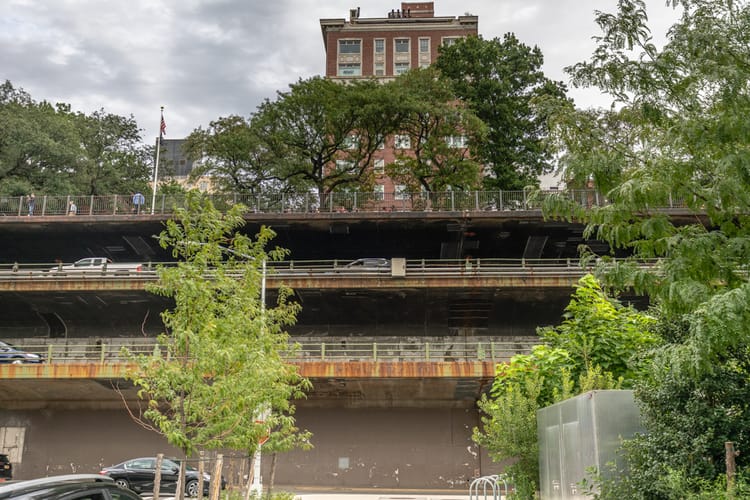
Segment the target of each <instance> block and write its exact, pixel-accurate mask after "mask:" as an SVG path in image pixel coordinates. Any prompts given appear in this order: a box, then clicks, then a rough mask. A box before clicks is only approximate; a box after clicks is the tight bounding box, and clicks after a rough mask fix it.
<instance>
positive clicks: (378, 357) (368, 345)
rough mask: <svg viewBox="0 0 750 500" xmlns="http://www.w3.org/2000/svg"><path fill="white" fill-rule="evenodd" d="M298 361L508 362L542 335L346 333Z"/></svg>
mask: <svg viewBox="0 0 750 500" xmlns="http://www.w3.org/2000/svg"><path fill="white" fill-rule="evenodd" d="M8 341H9V343H10V344H11V345H14V347H15V348H16V349H18V350H20V351H24V352H28V353H34V354H39V355H41V356H42V357H43V358H44V360H45V362H48V363H80V362H90V363H100V364H104V363H113V362H114V363H117V362H125V361H127V359H128V356H127V354H126V353H127V352H130V353H134V354H152V353H154V352H157V351H160V349H161V348H160V346H159V345H158V343H156V341H155V340H154V339H142V338H111V339H99V340H97V341H95V342H92V341H91V340H89V339H81V340H80V341H77V340H72V339H68V340H54V339H15V340H14V339H9V340H8ZM291 342H293V343H295V344H296V345H297V346H298V348H299V349H298V350H297V352H296V353H295V354H294V355H293V356H290V357H289V360H290V361H294V362H314V361H334V362H336V361H339V362H346V361H444V362H452V361H495V362H505V361H508V360H510V358H511V357H512V356H513V355H515V354H526V353H529V352H530V351H531V349H532V347H533V346H534V345H537V344H538V343H539V338H538V337H509V338H507V340H506V339H505V338H502V337H430V338H425V339H418V338H415V337H409V338H408V339H404V340H399V339H397V338H394V337H387V338H384V339H383V340H372V339H369V340H363V339H362V340H361V339H352V338H346V337H340V338H339V337H336V338H329V339H326V340H310V339H305V340H297V339H294V338H292V339H291Z"/></svg>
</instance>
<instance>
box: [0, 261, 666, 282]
mask: <svg viewBox="0 0 750 500" xmlns="http://www.w3.org/2000/svg"><path fill="white" fill-rule="evenodd" d="M617 261H618V260H612V261H611V262H617ZM348 263H349V261H342V260H304V261H295V260H289V261H281V262H269V263H268V276H269V278H271V279H273V278H274V277H279V278H284V277H289V276H293V277H314V278H326V279H335V278H337V277H351V276H364V277H367V276H370V277H391V276H396V277H420V276H424V277H429V276H467V275H475V276H491V275H513V274H523V275H528V274H545V273H551V274H556V275H559V274H567V275H581V274H582V273H583V272H584V271H590V270H592V268H591V267H588V268H587V269H583V268H582V267H581V264H580V262H579V260H578V259H493V258H487V259H482V258H478V259H463V260H458V259H406V260H405V261H404V269H403V276H402V275H401V274H400V273H399V272H398V271H397V270H396V269H395V266H385V267H372V268H349V267H346V264H348ZM642 264H643V265H652V264H653V263H650V262H644V263H642ZM175 265H177V263H176V262H148V263H145V264H144V265H143V266H142V268H141V269H140V270H138V271H136V270H128V269H106V268H105V269H104V270H99V269H96V270H92V269H87V270H83V271H59V269H60V266H61V264H59V263H58V264H55V263H46V264H28V263H24V264H18V263H15V264H0V280H70V279H76V280H86V279H109V278H111V279H122V278H127V279H129V280H155V279H156V277H157V272H156V269H157V267H158V266H175Z"/></svg>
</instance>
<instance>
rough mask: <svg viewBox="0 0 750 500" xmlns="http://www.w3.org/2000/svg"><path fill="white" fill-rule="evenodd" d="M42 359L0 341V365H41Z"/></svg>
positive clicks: (37, 355)
mask: <svg viewBox="0 0 750 500" xmlns="http://www.w3.org/2000/svg"><path fill="white" fill-rule="evenodd" d="M43 362H44V358H42V357H41V356H40V355H39V354H34V353H33V352H26V351H22V350H20V349H17V348H16V347H14V346H12V345H10V344H9V343H7V342H3V341H2V340H0V363H4V364H9V363H10V364H15V365H20V364H23V363H43Z"/></svg>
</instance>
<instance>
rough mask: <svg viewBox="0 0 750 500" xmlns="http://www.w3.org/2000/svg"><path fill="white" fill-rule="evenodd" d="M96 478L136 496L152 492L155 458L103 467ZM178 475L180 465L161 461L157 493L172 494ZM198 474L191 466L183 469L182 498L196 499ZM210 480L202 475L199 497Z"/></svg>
mask: <svg viewBox="0 0 750 500" xmlns="http://www.w3.org/2000/svg"><path fill="white" fill-rule="evenodd" d="M99 474H102V475H105V476H108V477H111V478H112V479H114V480H115V483H117V484H119V485H120V486H122V487H123V488H130V489H131V490H133V491H135V492H137V493H149V492H152V491H153V490H154V479H155V477H156V457H142V458H133V459H130V460H126V461H124V462H120V463H119V464H116V465H112V466H110V467H104V468H103V469H102V470H101V471H100V472H99ZM179 474H180V464H179V462H178V461H177V460H172V459H169V458H164V459H163V460H162V463H161V483H160V485H161V486H160V488H159V491H160V492H163V493H175V492H176V490H177V479H178V477H179ZM199 477H200V476H199V471H198V469H196V468H195V467H193V466H191V465H186V471H185V494H186V495H187V496H190V497H195V496H198V479H199ZM210 483H211V476H210V475H209V474H208V473H205V472H204V473H203V493H204V494H208V490H209V486H210ZM224 488H226V481H225V480H224V478H223V477H222V478H221V489H224Z"/></svg>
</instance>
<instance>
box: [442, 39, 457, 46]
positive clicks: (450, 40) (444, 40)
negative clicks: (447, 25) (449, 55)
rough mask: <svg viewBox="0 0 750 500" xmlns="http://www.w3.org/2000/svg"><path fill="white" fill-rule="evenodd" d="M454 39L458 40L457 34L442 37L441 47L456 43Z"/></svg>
mask: <svg viewBox="0 0 750 500" xmlns="http://www.w3.org/2000/svg"><path fill="white" fill-rule="evenodd" d="M456 40H458V37H457V36H447V37H445V38H443V47H450V46H451V45H453V44H454V43H456Z"/></svg>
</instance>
